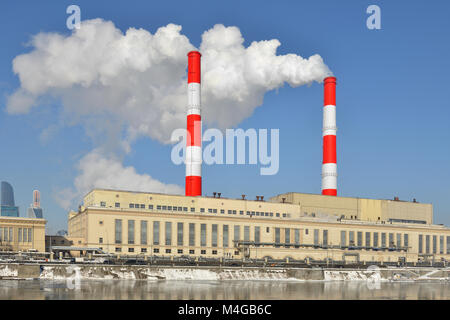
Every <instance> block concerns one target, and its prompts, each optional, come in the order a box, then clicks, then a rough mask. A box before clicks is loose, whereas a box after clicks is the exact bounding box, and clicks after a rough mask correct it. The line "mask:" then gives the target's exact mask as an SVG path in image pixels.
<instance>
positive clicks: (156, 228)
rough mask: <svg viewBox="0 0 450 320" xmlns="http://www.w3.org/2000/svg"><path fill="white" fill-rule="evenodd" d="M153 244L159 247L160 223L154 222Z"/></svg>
mask: <svg viewBox="0 0 450 320" xmlns="http://www.w3.org/2000/svg"><path fill="white" fill-rule="evenodd" d="M153 244H154V245H159V221H153Z"/></svg>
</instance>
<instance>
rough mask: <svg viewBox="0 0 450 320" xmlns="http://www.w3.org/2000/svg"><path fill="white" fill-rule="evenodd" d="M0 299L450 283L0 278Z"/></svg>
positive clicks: (438, 293)
mask: <svg viewBox="0 0 450 320" xmlns="http://www.w3.org/2000/svg"><path fill="white" fill-rule="evenodd" d="M0 299H2V300H7V299H108V300H112V299H130V300H158V299H163V300H171V299H176V300H204V299H208V300H215V299H219V300H228V299H232V300H234V299H243V300H250V299H251V300H256V299H261V300H265V299H275V300H278V299H283V300H288V299H290V300H297V299H339V300H341V299H424V300H428V299H445V300H450V283H449V282H380V283H369V282H365V281H355V282H353V281H349V282H343V281H317V282H294V281H293V282H290V281H199V280H196V281H187V280H179V281H175V280H174V281H170V280H162V281H145V280H81V281H80V282H78V283H73V282H68V281H64V280H42V279H41V280H0Z"/></svg>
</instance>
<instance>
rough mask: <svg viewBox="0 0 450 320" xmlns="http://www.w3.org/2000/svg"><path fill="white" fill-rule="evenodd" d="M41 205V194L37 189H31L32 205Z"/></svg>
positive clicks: (36, 206) (37, 206)
mask: <svg viewBox="0 0 450 320" xmlns="http://www.w3.org/2000/svg"><path fill="white" fill-rule="evenodd" d="M40 206H41V194H40V193H39V190H34V191H33V207H35V208H39V207H40Z"/></svg>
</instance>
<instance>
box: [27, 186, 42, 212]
mask: <svg viewBox="0 0 450 320" xmlns="http://www.w3.org/2000/svg"><path fill="white" fill-rule="evenodd" d="M27 215H28V218H39V219H42V218H43V214H42V208H41V194H40V193H39V191H38V190H34V191H33V204H32V205H31V207H29V208H28V210H27Z"/></svg>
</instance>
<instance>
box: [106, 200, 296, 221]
mask: <svg viewBox="0 0 450 320" xmlns="http://www.w3.org/2000/svg"><path fill="white" fill-rule="evenodd" d="M100 206H101V207H106V202H104V201H102V202H100ZM114 206H115V208H120V203H119V202H116V203H115V204H114ZM128 206H129V208H130V209H146V208H147V207H146V205H145V204H139V203H129V204H128ZM153 208H154V206H153V205H152V204H149V205H148V209H149V210H153ZM156 210H162V211H179V212H188V211H190V212H195V208H193V207H191V208H188V207H178V206H167V205H157V206H156ZM200 212H201V213H205V212H206V209H205V208H200ZM219 212H220V213H221V214H225V210H224V209H220V211H219ZM237 212H238V210H227V213H228V214H237ZM208 213H218V209H213V208H208ZM239 214H240V215H244V211H243V210H239ZM245 214H246V215H247V216H257V217H258V216H260V217H274V216H275V217H283V218H290V217H291V214H290V213H279V212H276V213H273V212H260V211H246V213H245Z"/></svg>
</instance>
